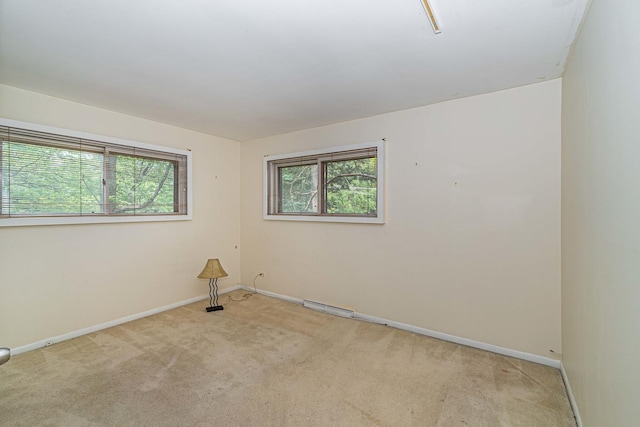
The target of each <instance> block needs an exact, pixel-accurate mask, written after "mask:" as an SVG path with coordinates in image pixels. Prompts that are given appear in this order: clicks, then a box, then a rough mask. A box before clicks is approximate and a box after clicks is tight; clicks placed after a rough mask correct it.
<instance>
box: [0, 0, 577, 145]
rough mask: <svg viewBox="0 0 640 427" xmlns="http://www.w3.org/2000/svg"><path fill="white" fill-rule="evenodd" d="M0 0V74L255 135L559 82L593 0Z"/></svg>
mask: <svg viewBox="0 0 640 427" xmlns="http://www.w3.org/2000/svg"><path fill="white" fill-rule="evenodd" d="M430 1H431V5H432V8H433V9H434V13H435V14H436V16H437V17H438V21H439V23H440V25H441V27H442V33H441V34H438V35H436V34H434V33H433V31H432V29H431V26H430V24H429V21H428V20H427V17H426V14H425V12H424V9H423V7H422V4H421V0H322V1H318V0H268V1H255V0H254V1H248V0H135V1H134V0H109V1H100V0H55V1H53V0H50V1H47V0H0V83H2V84H6V85H10V86H15V87H18V88H23V89H27V90H32V91H36V92H40V93H43V94H47V95H52V96H56V97H60V98H65V99H69V100H73V101H77V102H81V103H85V104H89V105H94V106H98V107H102V108H106V109H109V110H113V111H118V112H122V113H126V114H130V115H134V116H139V117H144V118H148V119H151V120H155V121H159V122H164V123H169V124H173V125H176V126H181V127H184V128H188V129H192V130H197V131H201V132H205V133H208V134H212V135H218V136H222V137H227V138H231V139H234V140H240V141H242V140H247V139H253V138H258V137H264V136H269V135H275V134H280V133H285V132H291V131H295V130H300V129H307V128H312V127H316V126H321V125H326V124H330V123H337V122H341V121H346V120H351V119H356V118H361V117H367V116H372V115H376V114H380V113H386V112H390V111H396V110H401V109H405V108H411V107H417V106H422V105H427V104H432V103H435V102H440V101H443V100H448V99H453V98H460V97H465V96H470V95H476V94H480V93H486V92H491V91H495V90H500V89H506V88H511V87H515V86H520V85H525V84H530V83H536V82H540V81H544V80H549V79H554V78H557V77H560V76H561V75H562V72H563V67H564V64H565V60H566V58H567V55H568V52H569V49H570V47H571V44H572V43H573V40H574V37H575V34H576V31H577V30H578V28H579V25H580V22H581V20H582V17H583V15H584V12H585V8H586V4H587V2H588V0H484V1H481V0H430Z"/></svg>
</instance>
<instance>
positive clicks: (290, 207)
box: [278, 164, 318, 213]
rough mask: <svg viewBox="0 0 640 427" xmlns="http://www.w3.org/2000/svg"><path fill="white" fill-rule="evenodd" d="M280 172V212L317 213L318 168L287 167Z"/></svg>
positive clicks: (314, 166)
mask: <svg viewBox="0 0 640 427" xmlns="http://www.w3.org/2000/svg"><path fill="white" fill-rule="evenodd" d="M278 171H279V174H280V176H279V180H278V181H279V185H280V191H279V193H280V212H283V213H309V212H315V211H316V210H317V208H318V178H317V177H318V166H317V165H316V164H313V165H304V166H286V167H281V168H279V169H278Z"/></svg>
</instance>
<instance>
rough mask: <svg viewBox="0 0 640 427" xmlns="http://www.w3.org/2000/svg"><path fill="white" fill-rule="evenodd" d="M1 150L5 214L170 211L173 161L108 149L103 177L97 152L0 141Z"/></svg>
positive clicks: (172, 191) (100, 157)
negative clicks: (108, 154) (106, 188)
mask: <svg viewBox="0 0 640 427" xmlns="http://www.w3.org/2000/svg"><path fill="white" fill-rule="evenodd" d="M0 153H1V156H2V163H1V164H0V166H1V168H2V169H1V172H2V181H1V183H0V184H1V187H2V210H1V213H2V214H4V215H80V214H104V213H105V212H106V211H108V213H111V214H134V213H147V214H148V213H172V212H174V211H175V202H174V200H175V193H176V191H175V168H176V164H175V162H172V161H168V160H158V159H147V158H141V157H134V156H124V155H110V156H109V161H110V167H109V168H107V169H108V175H109V176H108V177H104V176H103V175H104V171H105V167H104V155H103V154H102V153H100V152H92V151H81V150H74V149H68V148H61V147H55V146H47V145H37V144H30V143H20V142H15V141H11V142H8V141H3V142H2V147H1V151H0ZM104 186H108V187H109V188H108V192H105V191H104V190H105V188H103V187H104ZM105 194H108V195H109V196H108V201H109V203H105Z"/></svg>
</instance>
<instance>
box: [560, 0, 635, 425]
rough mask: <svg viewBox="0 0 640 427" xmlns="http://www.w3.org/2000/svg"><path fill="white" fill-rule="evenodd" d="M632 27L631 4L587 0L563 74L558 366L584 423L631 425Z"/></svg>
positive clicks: (632, 372) (632, 255)
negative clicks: (564, 372) (589, 1)
mask: <svg viewBox="0 0 640 427" xmlns="http://www.w3.org/2000/svg"><path fill="white" fill-rule="evenodd" d="M639 28H640V3H639V2H632V1H624V0H607V1H605V0H592V4H591V8H590V11H589V13H588V15H587V18H586V20H585V22H584V24H583V28H582V30H581V33H580V35H579V37H578V39H577V43H576V45H575V47H574V51H573V53H572V55H571V57H570V59H569V64H568V67H567V69H566V72H565V76H564V79H563V93H562V95H563V102H562V128H563V130H562V336H563V348H564V360H563V363H564V366H565V369H566V370H567V373H568V376H569V380H570V383H571V388H572V390H573V393H574V396H575V398H576V400H577V403H578V407H579V411H580V415H581V417H582V420H583V422H584V425H585V426H616V427H622V426H637V425H639V423H640V421H639V420H640V404H639V402H640V400H639V399H640V397H639V396H640V367H639V365H638V362H639V361H640V120H639V119H638V115H639V112H640V82H639V80H638V78H639V76H640V56H639V55H638V52H640V33H639V30H638V29H639Z"/></svg>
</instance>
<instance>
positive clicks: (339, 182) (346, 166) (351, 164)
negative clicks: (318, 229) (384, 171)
mask: <svg viewBox="0 0 640 427" xmlns="http://www.w3.org/2000/svg"><path fill="white" fill-rule="evenodd" d="M376 160H377V159H376V158H375V157H370V158H366V159H356V160H341V161H336V162H327V163H326V181H325V188H326V192H327V193H326V194H327V196H326V197H327V213H329V214H358V215H375V214H376V206H377V197H376V193H377V178H376V175H377V168H378V165H377V161H376Z"/></svg>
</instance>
